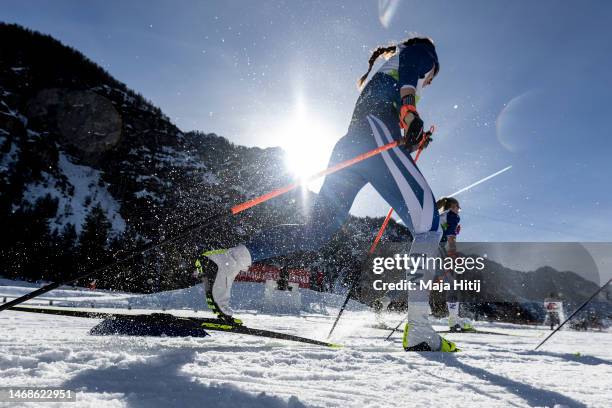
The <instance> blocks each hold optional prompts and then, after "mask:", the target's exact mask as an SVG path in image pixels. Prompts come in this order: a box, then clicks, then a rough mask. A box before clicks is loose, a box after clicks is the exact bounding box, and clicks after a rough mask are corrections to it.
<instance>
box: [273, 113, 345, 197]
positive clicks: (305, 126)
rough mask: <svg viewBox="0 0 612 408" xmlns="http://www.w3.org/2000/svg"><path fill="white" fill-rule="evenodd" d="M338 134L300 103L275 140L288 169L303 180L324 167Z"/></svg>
mask: <svg viewBox="0 0 612 408" xmlns="http://www.w3.org/2000/svg"><path fill="white" fill-rule="evenodd" d="M340 136H341V135H339V134H337V132H335V131H334V130H332V128H331V126H328V125H326V124H325V122H324V120H323V119H321V118H320V117H317V116H316V115H310V114H307V112H306V109H305V108H304V107H303V105H302V104H298V106H297V108H296V109H295V112H294V113H293V114H292V115H289V118H288V120H287V121H286V122H285V123H283V124H282V125H280V126H279V131H278V139H277V140H279V144H280V147H281V148H283V150H285V152H286V153H287V156H286V166H287V168H288V169H289V171H291V172H292V173H293V174H295V176H296V177H298V178H300V179H306V178H307V177H308V176H311V175H313V174H314V173H316V172H318V171H320V170H323V169H325V168H326V167H327V162H328V160H329V156H330V154H331V150H332V147H333V145H334V143H335V142H336V141H337V140H338V139H339V138H340ZM321 181H322V180H317V181H316V182H313V183H312V185H311V183H309V184H308V187H310V188H315V187H314V186H317V185H320V182H321Z"/></svg>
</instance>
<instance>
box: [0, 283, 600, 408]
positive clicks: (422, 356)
mask: <svg viewBox="0 0 612 408" xmlns="http://www.w3.org/2000/svg"><path fill="white" fill-rule="evenodd" d="M6 283H7V281H6V280H3V281H2V282H0V284H5V285H6ZM24 285H25V284H24ZM28 289H31V288H28V287H27V286H26V287H24V286H22V287H17V286H11V287H9V286H0V297H2V296H4V295H9V294H10V295H15V294H17V293H19V292H22V291H27V290H28ZM58 292H59V293H58V294H57V296H58V297H57V299H61V298H64V299H65V298H67V296H66V293H67V292H69V291H66V290H65V291H58ZM62 292H65V293H62ZM72 292H73V296H72V297H70V301H76V300H77V299H78V297H79V296H78V295H79V294H80V296H81V300H82V301H83V303H85V304H87V303H86V302H89V300H90V299H91V298H94V297H97V298H98V299H102V298H104V299H106V304H112V303H113V301H112V299H114V300H115V305H116V306H125V304H126V296H127V294H114V293H111V292H103V291H96V292H91V291H72ZM53 293H54V292H51V293H49V294H48V296H49V297H53ZM130 296H131V295H130ZM96 310H99V311H103V310H107V309H98V308H96ZM115 311H116V310H115ZM121 311H122V312H126V313H129V312H130V311H127V310H126V309H121ZM138 312H139V311H138V310H132V311H131V313H138ZM140 312H142V311H140ZM173 312H174V313H176V314H182V315H194V313H193V311H191V310H185V309H183V310H175V311H173ZM335 312H336V311H335V310H330V316H323V315H314V314H309V315H307V316H270V315H266V314H261V313H259V314H256V313H252V312H251V313H248V312H244V313H242V314H241V317H243V320H244V321H245V324H247V325H249V326H252V327H257V328H265V329H269V330H276V331H282V332H286V333H291V334H297V335H300V336H305V337H311V338H316V339H325V336H326V335H327V332H328V331H329V328H330V326H331V321H332V319H333V316H334V315H335ZM195 315H196V316H199V317H205V316H206V317H208V316H210V314H209V313H208V312H204V313H202V312H199V313H197V314H195ZM399 319H401V316H399V315H389V316H387V318H386V321H387V324H389V325H393V326H395V324H396V323H397V322H398V321H399ZM99 321H100V320H99V319H85V318H74V317H65V316H51V315H40V314H34V313H23V312H15V311H5V312H2V313H0V333H1V336H0V378H1V379H2V380H1V385H2V386H59V387H66V388H72V389H76V390H78V397H77V398H78V405H75V404H69V403H67V404H65V406H67V407H71V406H72V407H74V406H79V407H123V406H130V407H143V408H144V407H157V406H160V407H162V406H163V407H166V406H181V407H192V406H193V407H304V406H306V407H311V406H312V407H394V406H423V407H429V406H442V407H445V406H453V407H463V406H486V407H508V406H511V407H512V406H514V407H525V406H550V407H553V406H557V407H565V406H567V407H586V406H588V407H610V406H612V384H611V381H610V376H611V375H612V333H610V332H601V333H600V332H571V331H561V332H559V333H557V334H556V335H555V337H553V338H552V339H551V340H550V341H549V343H547V344H546V345H545V346H543V348H542V349H541V350H539V351H537V352H535V351H532V350H533V348H534V347H535V345H536V344H537V343H538V342H539V341H540V340H541V339H542V338H543V337H544V336H545V335H547V334H548V333H549V331H548V330H546V329H545V328H543V327H539V328H534V327H525V326H518V325H512V324H500V323H484V322H479V323H478V327H480V328H481V329H482V330H490V331H498V332H502V333H509V334H512V336H495V335H484V334H463V335H462V334H447V335H446V336H447V337H448V338H450V339H453V340H455V341H456V342H457V343H458V345H459V347H461V348H462V350H463V351H462V352H460V353H456V354H439V353H405V352H403V351H402V349H401V335H400V334H399V333H396V334H395V336H394V337H393V342H385V341H384V338H385V337H386V335H387V334H388V332H386V331H384V330H380V329H375V328H373V327H372V325H374V324H375V318H374V317H373V315H372V313H370V312H365V311H350V312H347V313H346V314H345V316H344V317H343V319H342V321H341V323H340V324H339V326H338V328H337V332H336V333H335V335H334V338H333V339H332V340H333V341H335V342H340V343H342V344H343V345H344V346H345V347H344V348H342V349H339V350H335V349H326V348H323V347H318V346H311V345H302V344H297V343H291V342H285V341H281V340H274V339H264V338H258V337H252V336H246V335H237V334H228V333H220V332H211V336H210V337H206V338H164V337H162V338H154V337H122V336H114V337H104V336H101V337H96V336H90V335H88V331H89V329H90V328H91V327H93V326H94V325H95V324H97V323H98V322H99ZM437 328H438V329H440V330H443V329H444V327H443V326H439V327H437ZM577 352H580V353H582V355H581V356H577V355H575V353H577ZM0 406H2V405H1V404H0ZM13 406H19V405H15V404H13V405H11V407H13ZM22 406H24V407H25V406H35V405H34V404H32V403H28V404H23V405H22ZM40 406H43V407H53V406H60V404H53V403H44V404H40Z"/></svg>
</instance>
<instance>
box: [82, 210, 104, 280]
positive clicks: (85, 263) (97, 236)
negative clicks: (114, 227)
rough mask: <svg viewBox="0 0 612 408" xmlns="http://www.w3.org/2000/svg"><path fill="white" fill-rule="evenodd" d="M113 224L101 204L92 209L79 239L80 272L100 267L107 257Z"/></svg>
mask: <svg viewBox="0 0 612 408" xmlns="http://www.w3.org/2000/svg"><path fill="white" fill-rule="evenodd" d="M110 229H111V223H110V221H108V219H107V218H106V214H105V213H104V210H102V207H100V204H97V205H96V206H95V207H94V208H92V210H91V212H90V213H89V214H88V215H87V217H86V218H85V225H84V226H83V231H82V232H81V235H80V237H79V244H80V247H79V251H78V257H77V259H76V262H77V263H78V265H79V269H80V271H85V270H90V269H92V268H94V267H96V266H100V265H101V264H102V263H103V262H104V259H105V258H106V255H107V248H108V245H109V232H110Z"/></svg>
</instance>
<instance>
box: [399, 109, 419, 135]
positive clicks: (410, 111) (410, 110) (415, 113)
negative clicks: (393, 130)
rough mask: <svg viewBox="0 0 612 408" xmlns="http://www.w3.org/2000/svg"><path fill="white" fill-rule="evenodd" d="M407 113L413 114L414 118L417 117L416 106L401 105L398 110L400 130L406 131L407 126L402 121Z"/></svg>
mask: <svg viewBox="0 0 612 408" xmlns="http://www.w3.org/2000/svg"><path fill="white" fill-rule="evenodd" d="M409 113H413V114H414V115H415V116H416V115H418V112H417V110H416V106H414V105H402V107H401V108H400V127H401V128H402V129H408V127H409V125H408V124H407V123H406V122H405V121H404V118H405V117H406V115H408V114H409Z"/></svg>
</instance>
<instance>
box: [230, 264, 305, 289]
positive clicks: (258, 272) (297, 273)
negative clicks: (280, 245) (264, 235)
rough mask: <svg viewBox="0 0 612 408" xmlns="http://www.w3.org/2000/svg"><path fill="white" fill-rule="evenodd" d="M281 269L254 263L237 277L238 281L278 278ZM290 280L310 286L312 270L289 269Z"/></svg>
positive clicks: (261, 280) (301, 285)
mask: <svg viewBox="0 0 612 408" xmlns="http://www.w3.org/2000/svg"><path fill="white" fill-rule="evenodd" d="M279 277H280V269H279V268H277V267H275V266H272V265H259V264H257V265H252V266H251V267H250V268H249V270H248V271H242V272H240V273H239V274H238V276H237V277H236V281H237V282H259V283H264V282H265V281H267V280H278V278H279ZM289 282H290V283H297V284H298V285H299V286H300V288H306V289H308V288H310V271H305V270H303V269H289Z"/></svg>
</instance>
